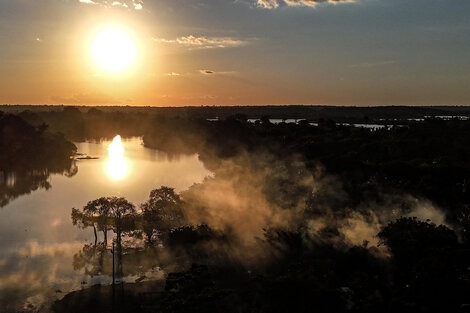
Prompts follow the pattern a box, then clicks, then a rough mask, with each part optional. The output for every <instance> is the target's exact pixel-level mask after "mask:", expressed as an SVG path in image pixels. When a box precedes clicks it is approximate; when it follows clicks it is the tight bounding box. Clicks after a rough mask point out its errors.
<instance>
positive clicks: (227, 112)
mask: <svg viewBox="0 0 470 313" xmlns="http://www.w3.org/2000/svg"><path fill="white" fill-rule="evenodd" d="M2 108H4V109H5V110H8V111H9V112H12V113H15V114H17V115H19V116H20V117H22V118H23V119H24V120H26V121H28V122H29V123H30V124H32V125H35V126H38V125H40V124H42V123H45V124H47V125H48V126H49V127H50V129H51V130H52V131H55V132H60V133H63V134H65V136H66V137H67V138H68V139H70V140H76V141H82V140H86V139H99V138H109V137H112V136H114V135H115V134H116V133H119V134H121V136H126V137H130V136H142V135H143V134H144V133H146V132H147V131H148V129H149V128H150V127H152V126H153V125H154V124H155V123H157V122H160V121H161V120H165V119H178V120H180V121H181V122H182V123H185V122H186V121H189V120H192V121H195V120H199V121H202V122H203V121H206V120H207V119H215V118H218V119H219V120H228V119H233V118H234V117H235V118H243V119H245V120H246V119H248V118H249V119H261V120H267V119H268V118H273V119H283V120H285V119H305V120H308V121H310V122H321V121H324V120H334V121H336V122H338V123H379V124H388V125H394V124H402V125H408V124H410V123H412V121H411V120H410V119H416V118H419V119H422V118H425V117H429V116H469V115H470V109H469V108H468V107H405V106H391V107H334V106H300V105H299V106H295V105H292V106H237V107H181V108H178V107H165V108H158V107H91V108H90V107H72V106H3V107H2Z"/></svg>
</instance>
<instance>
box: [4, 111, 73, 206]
mask: <svg viewBox="0 0 470 313" xmlns="http://www.w3.org/2000/svg"><path fill="white" fill-rule="evenodd" d="M47 129H48V126H47V125H46V124H44V123H40V124H38V125H36V126H33V125H31V124H29V123H28V122H26V121H25V120H23V119H22V118H21V117H19V116H16V115H12V114H4V113H3V112H1V111H0V207H2V206H5V205H6V204H8V202H9V201H10V200H11V199H14V198H16V197H18V196H20V195H23V194H26V193H29V192H31V191H32V190H36V189H38V188H46V189H48V188H49V187H50V185H49V183H48V178H49V176H50V174H53V173H63V174H66V175H74V173H75V171H76V168H75V167H74V166H73V162H72V160H71V157H72V156H73V155H74V154H75V152H76V147H75V145H74V144H73V143H71V142H69V141H68V140H66V139H65V137H64V135H63V134H58V133H54V132H49V131H48V130H47Z"/></svg>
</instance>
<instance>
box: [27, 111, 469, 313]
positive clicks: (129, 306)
mask: <svg viewBox="0 0 470 313" xmlns="http://www.w3.org/2000/svg"><path fill="white" fill-rule="evenodd" d="M108 110H110V111H109V112H107V111H108ZM117 110H118V109H116V111H113V110H111V109H109V108H103V109H101V108H99V109H95V108H93V109H90V110H88V108H70V107H68V108H64V109H63V110H62V109H57V110H56V108H54V111H50V112H49V111H40V110H37V111H36V112H31V111H26V112H18V113H19V116H21V117H22V118H24V119H25V120H27V121H28V122H29V123H31V124H32V125H41V124H42V123H43V122H46V123H48V124H49V123H50V124H49V125H50V128H51V129H53V130H54V131H60V132H62V133H64V134H65V136H66V138H69V139H72V138H73V140H77V139H78V140H80V139H81V140H84V139H86V138H101V137H112V136H114V135H115V134H120V135H121V136H143V140H144V144H145V145H146V146H147V147H149V148H153V149H159V150H163V151H166V152H169V153H172V154H179V153H181V154H186V153H187V154H192V153H198V154H199V158H200V160H201V161H202V162H203V163H204V165H205V167H206V168H208V169H210V170H211V171H212V172H213V175H212V176H210V177H207V178H206V179H205V180H204V181H203V182H202V183H200V184H195V185H193V186H191V187H190V188H189V189H188V190H185V191H182V192H181V193H179V194H178V193H176V192H175V191H174V190H173V189H172V188H171V186H170V187H164V186H162V187H160V186H156V188H157V187H159V188H157V189H155V190H153V191H151V192H150V195H149V199H148V201H146V202H145V203H143V204H141V205H139V206H136V205H134V204H132V203H130V202H128V201H127V200H126V199H124V198H118V197H107V198H99V199H96V200H93V199H90V200H91V201H90V202H89V203H88V204H87V205H86V206H85V207H84V208H77V209H73V210H72V222H73V224H74V225H76V226H77V227H80V228H84V229H93V231H94V233H95V242H94V243H87V244H85V245H84V246H83V248H82V249H81V250H80V251H77V253H76V255H75V257H74V260H73V266H74V268H75V269H76V270H81V271H82V270H83V271H84V272H85V273H86V274H87V275H90V276H98V275H111V274H112V264H113V263H112V262H113V261H112V255H111V253H110V252H109V244H108V240H109V241H113V243H114V244H115V251H114V253H115V257H116V259H117V261H116V263H115V265H116V269H115V273H116V275H117V277H118V278H119V279H120V278H121V277H126V276H127V277H128V276H130V275H133V276H136V277H138V276H140V275H141V274H142V273H143V272H146V271H149V270H155V269H159V270H162V271H163V272H164V273H166V276H165V283H164V287H163V282H161V285H158V286H151V285H150V284H149V282H146V281H143V282H137V283H135V284H129V285H125V286H124V289H121V290H124V292H121V293H119V292H117V293H116V294H115V295H114V296H112V294H111V295H110V290H111V287H110V286H94V287H91V288H89V289H85V290H83V291H77V292H74V293H71V294H69V295H67V296H65V297H64V298H63V299H61V300H59V301H57V302H56V303H55V304H54V306H53V309H54V310H55V312H78V311H80V312H223V311H226V312H468V311H469V309H470V306H469V304H470V298H469V297H468V295H469V294H470V271H469V268H470V261H469V260H470V236H469V234H470V191H469V185H468V184H469V180H470V165H469V163H468V160H469V158H470V148H469V146H468V142H470V121H469V120H463V119H459V118H450V119H449V120H447V119H443V118H435V117H432V116H468V115H469V114H468V108H461V107H418V108H411V107H377V108H340V107H302V106H298V107H297V106H290V107H228V108H222V107H218V108H217V107H216V108H162V109H155V110H154V109H150V108H124V109H122V111H121V112H119V111H117ZM119 110H121V109H119ZM126 110H127V111H126ZM134 110H135V111H134ZM140 110H143V111H140ZM145 110H149V111H145ZM158 110H160V111H158ZM105 111H106V112H105ZM175 112H176V113H175ZM188 112H189V113H188ZM225 114H226V115H225ZM309 114H310V115H309ZM268 115H269V116H268ZM214 117H218V120H217V121H208V120H207V118H214ZM270 118H281V119H283V118H295V119H307V120H305V121H300V122H298V123H282V122H281V123H279V124H273V123H271V121H270ZM248 119H259V121H257V122H249V121H248ZM384 119H388V120H384ZM414 119H419V121H416V120H414ZM313 122H315V123H318V125H312V124H311V123H313ZM340 122H341V123H343V122H347V123H356V122H361V123H374V124H376V123H379V124H383V125H385V124H387V125H397V126H394V127H391V128H382V129H376V130H370V129H367V128H360V127H352V126H344V125H339V124H338V123H340ZM35 127H38V126H35ZM108 232H111V235H110V238H109V239H108ZM112 237H114V238H112ZM121 287H122V286H121ZM118 288H119V286H118Z"/></svg>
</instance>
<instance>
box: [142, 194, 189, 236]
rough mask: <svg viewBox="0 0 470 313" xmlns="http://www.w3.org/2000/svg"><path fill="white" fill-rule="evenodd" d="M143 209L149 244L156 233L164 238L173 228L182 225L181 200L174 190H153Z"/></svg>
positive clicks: (145, 231)
mask: <svg viewBox="0 0 470 313" xmlns="http://www.w3.org/2000/svg"><path fill="white" fill-rule="evenodd" d="M141 209H142V212H143V230H144V233H145V234H146V236H147V240H148V242H152V236H153V235H154V232H155V231H157V232H158V234H159V235H160V236H162V235H164V234H166V233H168V232H169V231H170V230H171V229H172V228H174V227H177V226H180V225H182V221H183V212H182V210H181V199H180V197H179V195H178V194H177V193H175V190H174V189H173V188H170V187H165V186H162V187H160V188H158V189H155V190H152V191H151V192H150V196H149V199H148V200H147V202H145V203H143V204H142V205H141Z"/></svg>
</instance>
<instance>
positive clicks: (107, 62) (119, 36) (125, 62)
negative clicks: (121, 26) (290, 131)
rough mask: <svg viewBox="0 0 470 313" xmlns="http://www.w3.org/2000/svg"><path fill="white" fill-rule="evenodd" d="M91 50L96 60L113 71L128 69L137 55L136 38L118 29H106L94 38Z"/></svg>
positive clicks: (106, 68)
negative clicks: (133, 38)
mask: <svg viewBox="0 0 470 313" xmlns="http://www.w3.org/2000/svg"><path fill="white" fill-rule="evenodd" d="M91 52H92V54H93V59H94V60H95V62H96V63H97V64H98V65H99V66H101V67H102V68H104V69H105V70H107V71H111V72H119V71H123V70H125V69H127V68H128V67H129V66H130V65H132V63H134V61H135V58H136V56H137V48H136V46H135V43H134V40H132V38H131V37H130V36H129V35H128V34H126V33H125V32H123V31H121V30H118V29H106V30H103V31H101V32H100V33H98V35H96V37H95V38H94V40H93V43H92V47H91Z"/></svg>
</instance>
